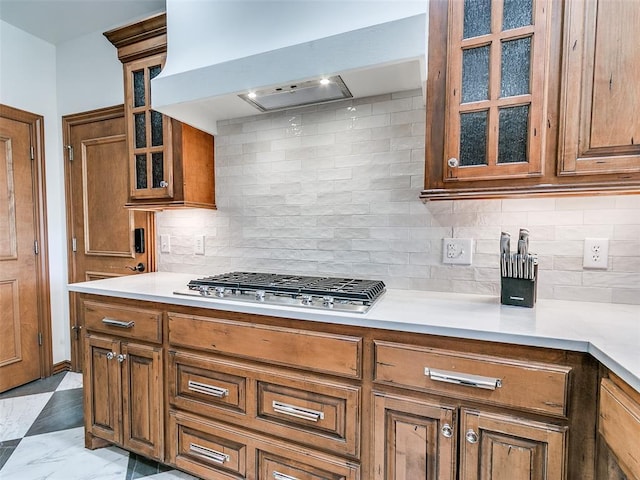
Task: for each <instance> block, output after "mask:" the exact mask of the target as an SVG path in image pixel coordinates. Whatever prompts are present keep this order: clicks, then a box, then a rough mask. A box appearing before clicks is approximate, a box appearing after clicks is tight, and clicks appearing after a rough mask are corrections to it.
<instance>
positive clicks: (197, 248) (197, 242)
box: [193, 235, 204, 255]
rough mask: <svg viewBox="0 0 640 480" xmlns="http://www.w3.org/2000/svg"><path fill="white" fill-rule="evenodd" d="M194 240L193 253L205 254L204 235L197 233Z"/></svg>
mask: <svg viewBox="0 0 640 480" xmlns="http://www.w3.org/2000/svg"><path fill="white" fill-rule="evenodd" d="M193 240H194V241H193V253H195V254H196V255H204V235H196V236H195V237H194V238H193Z"/></svg>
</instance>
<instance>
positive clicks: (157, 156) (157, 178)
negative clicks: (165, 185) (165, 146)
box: [151, 152, 164, 188]
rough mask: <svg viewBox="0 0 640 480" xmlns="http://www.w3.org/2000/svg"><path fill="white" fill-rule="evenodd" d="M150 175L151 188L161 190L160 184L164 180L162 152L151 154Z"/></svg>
mask: <svg viewBox="0 0 640 480" xmlns="http://www.w3.org/2000/svg"><path fill="white" fill-rule="evenodd" d="M151 175H152V177H153V188H161V187H162V185H160V182H162V181H163V180H164V159H163V158H162V152H157V153H152V154H151Z"/></svg>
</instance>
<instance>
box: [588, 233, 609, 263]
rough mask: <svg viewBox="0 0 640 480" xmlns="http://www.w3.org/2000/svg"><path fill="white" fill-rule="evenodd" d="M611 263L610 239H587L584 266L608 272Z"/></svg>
mask: <svg viewBox="0 0 640 480" xmlns="http://www.w3.org/2000/svg"><path fill="white" fill-rule="evenodd" d="M608 261H609V239H608V238H585V239H584V257H583V261H582V266H583V267H584V268H593V269H599V270H606V269H607V264H608Z"/></svg>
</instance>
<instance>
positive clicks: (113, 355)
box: [107, 352, 116, 360]
mask: <svg viewBox="0 0 640 480" xmlns="http://www.w3.org/2000/svg"><path fill="white" fill-rule="evenodd" d="M115 356H116V352H109V353H107V360H113V359H114V358H115Z"/></svg>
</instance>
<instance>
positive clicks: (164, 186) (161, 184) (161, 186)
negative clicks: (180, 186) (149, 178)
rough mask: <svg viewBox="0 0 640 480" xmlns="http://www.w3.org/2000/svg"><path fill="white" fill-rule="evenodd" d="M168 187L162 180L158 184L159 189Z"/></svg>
mask: <svg viewBox="0 0 640 480" xmlns="http://www.w3.org/2000/svg"><path fill="white" fill-rule="evenodd" d="M168 186H169V182H167V181H165V180H162V181H161V182H160V188H167V187H168Z"/></svg>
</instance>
